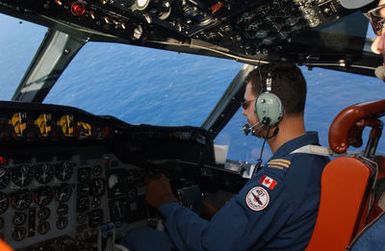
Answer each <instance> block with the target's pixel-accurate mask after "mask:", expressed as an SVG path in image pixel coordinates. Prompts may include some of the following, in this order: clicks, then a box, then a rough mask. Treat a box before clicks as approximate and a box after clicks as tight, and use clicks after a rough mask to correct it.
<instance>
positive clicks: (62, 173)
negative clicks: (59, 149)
mask: <svg viewBox="0 0 385 251" xmlns="http://www.w3.org/2000/svg"><path fill="white" fill-rule="evenodd" d="M73 171H74V170H73V165H72V163H70V162H68V161H65V162H63V163H62V164H60V165H58V166H56V168H55V176H56V178H57V179H58V180H61V181H66V180H68V179H70V178H71V176H72V173H73Z"/></svg>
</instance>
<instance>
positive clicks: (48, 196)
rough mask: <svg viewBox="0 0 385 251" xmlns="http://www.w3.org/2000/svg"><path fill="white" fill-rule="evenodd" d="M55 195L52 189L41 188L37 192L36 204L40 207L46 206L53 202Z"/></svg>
mask: <svg viewBox="0 0 385 251" xmlns="http://www.w3.org/2000/svg"><path fill="white" fill-rule="evenodd" d="M53 195H54V192H53V191H52V188H50V187H48V186H43V187H40V188H39V189H37V190H36V191H35V202H36V204H38V205H39V206H46V205H48V204H49V203H50V202H51V201H52V198H53Z"/></svg>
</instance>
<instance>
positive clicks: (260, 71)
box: [121, 64, 329, 251]
mask: <svg viewBox="0 0 385 251" xmlns="http://www.w3.org/2000/svg"><path fill="white" fill-rule="evenodd" d="M245 83H246V88H245V93H244V102H243V104H242V108H243V115H244V116H245V117H246V119H247V122H248V124H249V125H248V126H247V127H246V128H245V132H246V133H247V132H250V133H251V134H252V135H255V136H257V137H260V138H262V139H263V140H264V141H266V142H267V143H268V145H269V147H270V149H271V151H272V153H273V156H272V157H271V158H270V159H269V161H267V163H266V164H265V165H263V166H261V168H258V170H255V172H254V175H253V177H252V178H251V179H250V180H249V181H248V182H247V183H246V184H245V185H244V187H243V188H242V189H241V190H240V191H239V192H238V193H237V194H236V195H235V196H233V198H231V199H230V200H229V201H228V202H227V203H226V204H225V205H224V206H223V207H222V208H220V209H219V210H218V211H217V212H216V214H215V215H214V216H213V217H212V218H211V219H210V220H206V219H203V218H201V217H200V216H199V215H197V214H196V213H194V212H193V211H191V210H190V209H189V208H185V207H183V206H182V205H181V204H180V203H178V201H177V199H176V198H175V196H174V194H173V192H172V189H171V187H170V183H169V181H168V179H167V178H166V177H165V176H164V175H162V176H161V177H160V178H153V179H150V180H149V182H148V184H147V187H146V189H147V190H146V202H147V203H148V204H149V205H151V206H152V207H154V208H157V209H158V210H159V212H160V214H161V216H163V219H164V225H165V231H164V232H160V231H157V230H153V229H152V230H148V229H147V230H145V229H139V230H132V231H130V232H128V233H127V235H126V236H125V237H124V239H123V240H122V242H121V244H122V245H124V246H126V247H127V248H128V249H129V250H130V251H138V250H162V251H163V250H218V251H227V250H228V251H242V250H304V249H305V248H306V246H307V245H308V242H309V241H310V238H311V235H312V230H313V228H314V225H315V222H316V217H317V212H318V206H319V200H320V180H321V173H322V170H323V168H324V166H325V165H326V164H327V162H328V161H329V159H328V158H327V157H324V156H320V155H315V154H311V153H309V152H307V151H305V150H301V149H305V148H306V147H310V146H313V145H319V141H318V135H317V133H316V132H306V131H305V126H304V106H305V99H306V82H305V79H304V77H303V75H302V73H301V71H300V69H299V68H298V67H296V66H295V65H291V64H272V65H263V66H259V67H257V68H256V69H254V70H253V71H252V72H251V73H250V74H249V75H248V77H247V78H246V81H245Z"/></svg>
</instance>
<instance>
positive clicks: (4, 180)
mask: <svg viewBox="0 0 385 251" xmlns="http://www.w3.org/2000/svg"><path fill="white" fill-rule="evenodd" d="M9 180H10V177H9V172H8V170H7V169H5V168H4V167H0V189H3V188H6V187H7V186H8V184H9Z"/></svg>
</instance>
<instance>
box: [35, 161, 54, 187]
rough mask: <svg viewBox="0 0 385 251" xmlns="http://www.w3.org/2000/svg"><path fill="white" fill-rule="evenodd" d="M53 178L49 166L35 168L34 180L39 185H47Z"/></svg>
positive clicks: (51, 169) (52, 170)
mask: <svg viewBox="0 0 385 251" xmlns="http://www.w3.org/2000/svg"><path fill="white" fill-rule="evenodd" d="M53 176H54V167H53V166H52V165H50V164H46V163H44V164H41V165H37V166H36V167H35V179H36V180H37V181H38V182H39V183H40V184H47V183H48V182H50V181H51V180H52V178H53Z"/></svg>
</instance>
